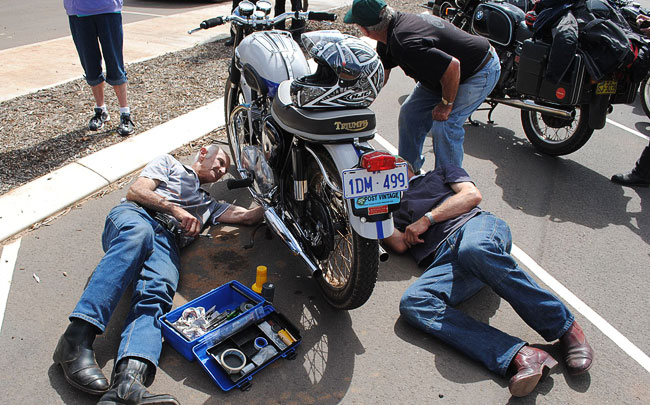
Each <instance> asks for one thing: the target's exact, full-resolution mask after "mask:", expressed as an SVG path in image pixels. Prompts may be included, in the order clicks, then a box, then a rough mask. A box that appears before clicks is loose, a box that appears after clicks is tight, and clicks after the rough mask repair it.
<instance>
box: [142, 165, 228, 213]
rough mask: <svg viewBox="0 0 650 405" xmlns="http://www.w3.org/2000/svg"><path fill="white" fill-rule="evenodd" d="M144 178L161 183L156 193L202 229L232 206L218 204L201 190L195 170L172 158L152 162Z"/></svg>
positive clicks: (144, 171) (144, 170) (143, 174)
mask: <svg viewBox="0 0 650 405" xmlns="http://www.w3.org/2000/svg"><path fill="white" fill-rule="evenodd" d="M140 177H146V178H149V179H152V180H158V181H160V183H159V184H158V187H156V189H155V190H154V192H155V193H156V194H159V195H161V196H163V197H164V198H165V199H167V201H170V202H172V203H174V204H177V205H179V206H181V207H182V208H183V209H184V210H186V211H187V212H189V213H190V214H192V215H194V217H196V219H198V220H199V221H201V225H202V226H203V225H206V224H208V223H211V224H215V223H216V222H217V219H218V218H219V216H221V214H223V213H224V212H225V211H226V210H227V209H228V207H230V204H228V203H222V202H218V201H216V200H215V199H214V198H212V197H211V196H210V194H209V193H208V192H207V191H205V190H203V189H202V188H201V183H200V182H199V176H198V175H197V174H196V172H195V171H194V169H192V168H191V167H189V166H185V165H184V164H182V163H181V162H179V161H178V160H176V159H174V158H173V157H172V156H170V155H161V156H158V157H157V158H155V159H154V160H152V161H151V162H149V164H148V165H147V166H145V168H144V169H143V170H142V173H140Z"/></svg>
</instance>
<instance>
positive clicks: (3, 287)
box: [0, 239, 20, 330]
mask: <svg viewBox="0 0 650 405" xmlns="http://www.w3.org/2000/svg"><path fill="white" fill-rule="evenodd" d="M19 248H20V239H18V240H17V241H15V242H14V243H12V244H9V245H5V247H4V248H2V256H0V330H2V321H3V320H4V317H5V308H6V307H7V299H8V298H9V289H10V288H11V279H12V278H13V275H14V267H15V266H16V258H17V257H18V249H19Z"/></svg>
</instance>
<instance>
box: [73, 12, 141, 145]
mask: <svg viewBox="0 0 650 405" xmlns="http://www.w3.org/2000/svg"><path fill="white" fill-rule="evenodd" d="M63 6H64V8H65V10H66V13H67V14H68V20H69V23H70V32H71V33H72V39H73V41H74V44H75V47H76V48H77V53H78V54H79V60H80V61H81V66H82V67H83V69H84V73H85V78H86V82H87V83H88V85H90V87H91V89H92V93H93V97H94V98H95V108H94V113H95V114H94V116H93V117H92V118H91V119H90V122H89V123H88V128H89V129H90V130H91V131H98V130H100V129H102V128H103V127H104V123H105V122H107V121H109V120H110V116H109V114H108V110H107V108H106V104H105V103H104V82H105V81H106V82H108V84H110V85H111V86H113V90H115V95H116V96H117V100H118V102H119V104H120V123H119V125H118V127H117V133H118V134H120V135H121V136H127V135H130V134H132V133H133V131H134V124H133V121H132V120H131V110H130V109H129V104H128V101H127V95H126V93H127V92H126V87H127V77H126V69H125V67H124V57H123V54H122V46H123V42H124V33H123V31H122V0H63ZM100 45H101V49H100ZM102 59H103V60H104V63H105V65H106V74H104V71H103V70H102Z"/></svg>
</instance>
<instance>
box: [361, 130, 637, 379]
mask: <svg viewBox="0 0 650 405" xmlns="http://www.w3.org/2000/svg"><path fill="white" fill-rule="evenodd" d="M608 121H609V120H608ZM639 135H641V136H643V135H642V134H639ZM373 140H374V141H377V143H379V144H380V145H381V146H383V147H384V148H386V150H387V151H388V152H390V153H392V154H394V155H396V154H397V148H395V147H394V146H393V145H392V144H391V143H390V142H388V141H387V140H386V139H384V138H383V137H382V136H381V135H379V134H376V135H375V137H374V138H373ZM512 256H514V257H515V258H516V259H517V260H519V262H521V264H523V265H524V266H525V267H526V268H528V270H530V271H531V272H532V273H533V274H535V275H536V276H537V277H538V278H539V279H540V280H542V282H543V283H544V284H546V285H547V286H548V287H549V288H550V289H551V290H553V291H554V292H555V293H556V294H557V295H558V296H559V297H560V298H562V299H563V300H564V301H566V302H567V303H568V304H569V305H571V306H572V307H573V308H575V310H576V311H578V312H579V313H580V314H582V315H583V316H584V317H585V318H587V320H589V322H591V323H592V324H593V325H594V326H596V327H597V328H598V329H600V331H601V332H603V334H605V336H607V337H608V338H609V339H611V340H612V342H614V343H616V345H617V346H618V347H620V348H621V349H622V350H623V351H624V352H625V353H627V354H628V355H629V356H630V357H632V359H633V360H634V361H636V362H637V363H639V365H640V366H641V367H643V368H644V369H646V371H648V372H650V357H648V356H647V355H646V354H645V353H643V352H642V351H641V349H639V348H638V347H636V346H635V345H634V343H632V342H630V340H629V339H628V338H626V337H625V336H623V334H622V333H621V332H619V331H618V330H616V329H615V328H614V327H613V326H612V325H610V323H609V322H607V321H606V320H605V319H604V318H603V317H602V316H600V315H598V314H597V313H596V311H594V310H593V309H591V308H589V306H587V304H585V303H584V302H583V301H582V300H581V299H580V298H578V297H576V295H575V294H573V293H572V292H571V291H569V289H568V288H566V287H565V286H563V285H562V284H561V283H560V282H559V281H557V280H556V279H555V278H553V276H551V275H550V274H549V273H548V272H547V271H546V270H544V269H543V268H542V267H541V266H540V265H538V264H537V263H536V262H535V261H534V260H533V259H532V258H531V257H530V256H528V255H527V254H526V252H524V251H523V250H521V249H520V248H519V247H518V246H517V245H515V244H514V243H513V244H512Z"/></svg>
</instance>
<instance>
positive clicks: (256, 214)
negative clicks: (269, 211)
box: [217, 205, 264, 225]
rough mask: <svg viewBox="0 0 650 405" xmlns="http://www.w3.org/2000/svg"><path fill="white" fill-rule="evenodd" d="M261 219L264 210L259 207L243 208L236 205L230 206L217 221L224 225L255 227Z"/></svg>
mask: <svg viewBox="0 0 650 405" xmlns="http://www.w3.org/2000/svg"><path fill="white" fill-rule="evenodd" d="M263 217H264V209H263V208H262V207H260V206H257V207H255V208H244V207H240V206H238V205H231V206H230V207H229V208H228V209H227V210H226V211H225V212H224V213H223V214H221V215H219V217H218V218H217V221H219V222H223V223H226V224H242V225H255V224H257V223H259V222H260V221H261V220H262V218H263Z"/></svg>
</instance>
